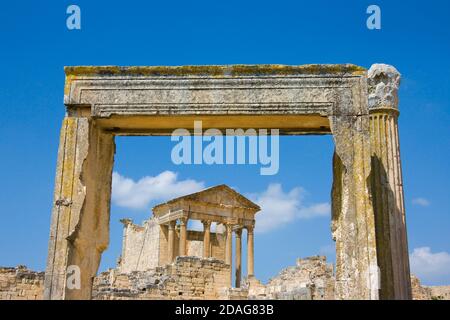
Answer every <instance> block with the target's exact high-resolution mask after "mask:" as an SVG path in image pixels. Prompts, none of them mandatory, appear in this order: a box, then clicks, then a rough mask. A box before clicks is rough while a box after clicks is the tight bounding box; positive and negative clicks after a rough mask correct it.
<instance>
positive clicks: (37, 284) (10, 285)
mask: <svg viewBox="0 0 450 320" xmlns="http://www.w3.org/2000/svg"><path fill="white" fill-rule="evenodd" d="M43 292H44V272H34V271H30V270H28V269H27V268H26V267H24V266H18V267H16V268H0V300H42V298H43Z"/></svg>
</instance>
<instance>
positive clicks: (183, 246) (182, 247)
mask: <svg viewBox="0 0 450 320" xmlns="http://www.w3.org/2000/svg"><path fill="white" fill-rule="evenodd" d="M187 221H188V219H187V218H180V246H179V247H180V256H185V255H186V254H187V252H186V233H187V230H186V227H187Z"/></svg>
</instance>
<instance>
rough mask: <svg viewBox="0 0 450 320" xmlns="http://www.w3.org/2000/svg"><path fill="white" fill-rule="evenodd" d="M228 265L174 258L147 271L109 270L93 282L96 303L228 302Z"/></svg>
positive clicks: (211, 260) (218, 261) (213, 260)
mask: <svg viewBox="0 0 450 320" xmlns="http://www.w3.org/2000/svg"><path fill="white" fill-rule="evenodd" d="M229 273H230V266H229V265H227V264H225V263H224V262H223V261H220V260H217V259H214V258H208V259H201V258H197V257H177V258H176V259H175V261H174V263H172V264H169V265H165V266H162V267H156V268H154V269H151V270H148V271H136V272H131V273H117V271H116V270H114V269H111V270H110V271H108V272H103V273H101V274H100V275H98V276H97V277H96V278H95V280H94V287H93V292H92V298H93V299H96V300H150V299H176V300H178V299H182V300H184V299H186V300H206V299H209V300H212V299H227V298H228V295H232V294H231V293H228V291H227V290H226V287H227V285H228V281H229Z"/></svg>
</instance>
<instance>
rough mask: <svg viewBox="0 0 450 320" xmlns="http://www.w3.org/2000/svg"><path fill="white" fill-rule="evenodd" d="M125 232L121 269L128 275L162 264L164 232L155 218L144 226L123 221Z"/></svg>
mask: <svg viewBox="0 0 450 320" xmlns="http://www.w3.org/2000/svg"><path fill="white" fill-rule="evenodd" d="M123 223H124V231H123V233H124V234H123V241H122V255H121V257H120V263H119V269H120V271H121V272H124V273H127V272H131V271H144V270H147V269H149V268H154V267H156V266H158V265H159V264H160V256H159V252H160V240H161V238H163V237H162V236H161V234H162V230H161V227H160V226H159V225H158V223H157V222H156V220H155V219H154V218H150V219H149V220H147V221H145V222H144V224H143V226H138V225H135V224H133V223H132V222H131V221H130V220H123Z"/></svg>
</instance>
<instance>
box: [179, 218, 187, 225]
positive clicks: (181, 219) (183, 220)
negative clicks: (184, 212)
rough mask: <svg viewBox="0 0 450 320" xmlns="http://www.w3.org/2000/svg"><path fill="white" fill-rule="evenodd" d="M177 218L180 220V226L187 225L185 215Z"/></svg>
mask: <svg viewBox="0 0 450 320" xmlns="http://www.w3.org/2000/svg"><path fill="white" fill-rule="evenodd" d="M178 220H179V221H180V225H181V226H185V225H187V222H188V218H187V217H181V218H179V219H178Z"/></svg>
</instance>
